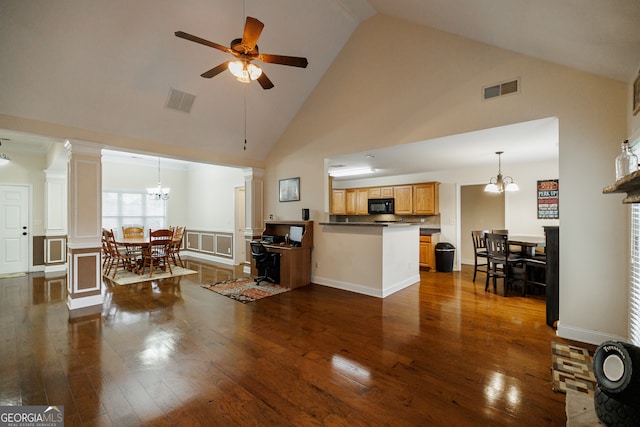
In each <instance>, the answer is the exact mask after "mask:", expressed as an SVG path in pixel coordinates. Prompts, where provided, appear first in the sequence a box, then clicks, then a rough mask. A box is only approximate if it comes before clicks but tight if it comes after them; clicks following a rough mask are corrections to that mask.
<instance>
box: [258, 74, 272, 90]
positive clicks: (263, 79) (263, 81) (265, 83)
mask: <svg viewBox="0 0 640 427" xmlns="http://www.w3.org/2000/svg"><path fill="white" fill-rule="evenodd" d="M258 83H260V86H262V89H271V88H272V87H273V83H271V80H269V77H267V75H266V74H265V73H264V71H262V74H260V77H258Z"/></svg>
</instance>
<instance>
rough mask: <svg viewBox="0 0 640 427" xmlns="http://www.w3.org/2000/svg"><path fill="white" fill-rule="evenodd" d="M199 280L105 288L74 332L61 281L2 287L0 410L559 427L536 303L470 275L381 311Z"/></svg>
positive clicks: (377, 306)
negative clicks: (245, 291) (221, 290)
mask: <svg viewBox="0 0 640 427" xmlns="http://www.w3.org/2000/svg"><path fill="white" fill-rule="evenodd" d="M188 267H189V268H191V269H194V270H197V271H198V274H194V275H190V276H183V277H181V278H179V279H167V280H165V281H159V282H158V281H154V282H146V283H143V284H139V285H129V286H117V285H111V284H110V283H109V282H107V283H105V303H104V306H103V309H102V312H101V313H99V314H95V315H89V316H85V317H80V318H77V319H70V318H69V312H68V310H67V307H66V295H65V290H64V288H65V279H64V278H57V279H45V278H44V277H43V275H42V274H29V275H27V276H25V277H17V278H6V279H0V340H1V341H0V343H1V345H0V405H63V406H64V411H65V425H66V426H76V425H105V426H136V425H157V426H163V425H167V426H168V425H177V426H183V425H185V426H198V425H202V426H212V425H221V426H229V425H264V426H270V425H276V426H285V425H295V426H307V425H328V426H378V425H389V426H467V425H468V426H479V425H487V426H497V425H506V426H509V425H513V426H523V425H531V426H564V425H565V422H566V418H565V405H564V402H565V396H564V395H563V394H558V393H555V392H553V391H552V387H551V385H552V381H551V372H550V366H551V341H559V342H566V341H564V340H562V339H559V338H557V337H556V336H555V331H554V330H553V329H552V328H550V327H548V326H547V325H546V324H545V304H544V299H543V298H541V297H536V296H531V297H529V296H528V297H526V298H522V297H521V296H519V295H517V293H514V294H513V295H509V296H508V297H506V298H505V297H502V296H500V295H495V294H493V293H487V292H485V291H484V277H480V278H479V280H478V281H477V282H476V283H475V284H473V283H472V282H471V278H472V270H471V269H470V268H467V267H466V266H465V268H464V269H463V271H462V272H461V273H460V272H453V273H429V272H422V273H421V279H422V280H421V283H420V284H419V285H418V284H416V285H413V286H411V287H409V288H407V289H404V290H402V291H400V292H398V293H396V294H393V295H391V296H389V297H387V298H385V299H378V298H373V297H367V296H363V295H359V294H355V293H350V292H344V291H340V290H336V289H332V288H328V287H324V286H319V285H311V286H306V287H303V288H298V289H295V290H293V291H291V292H286V293H284V294H280V295H276V296H273V297H270V298H265V299H262V300H259V301H256V302H253V303H249V304H242V303H239V302H236V301H233V300H231V299H228V298H226V297H224V296H221V295H218V294H216V293H214V292H211V291H209V290H206V289H204V288H202V287H201V286H200V284H208V283H213V282H216V281H220V280H224V279H227V278H230V277H235V276H243V274H242V273H241V271H240V270H239V269H235V270H234V269H232V268H229V267H224V266H219V267H217V266H213V265H211V264H205V263H201V262H194V261H189V262H188Z"/></svg>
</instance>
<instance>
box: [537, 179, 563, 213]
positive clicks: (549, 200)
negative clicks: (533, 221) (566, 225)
mask: <svg viewBox="0 0 640 427" xmlns="http://www.w3.org/2000/svg"><path fill="white" fill-rule="evenodd" d="M537 194H538V219H558V218H560V210H559V209H558V196H559V193H558V180H557V179H545V180H541V181H538V193H537Z"/></svg>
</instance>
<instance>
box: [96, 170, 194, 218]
mask: <svg viewBox="0 0 640 427" xmlns="http://www.w3.org/2000/svg"><path fill="white" fill-rule="evenodd" d="M160 181H161V182H162V186H163V187H168V188H170V189H171V192H170V197H169V200H168V202H167V222H168V223H167V226H169V225H184V224H186V223H187V220H188V217H187V210H186V209H185V207H186V206H187V203H188V200H189V196H188V192H187V191H186V188H187V170H186V169H185V168H179V169H176V168H172V167H167V166H163V167H161V169H160ZM157 183H158V168H157V166H156V167H151V166H141V165H131V164H127V163H116V162H113V161H103V162H102V189H103V190H114V191H124V190H135V191H146V190H147V188H148V187H155V186H156V185H157Z"/></svg>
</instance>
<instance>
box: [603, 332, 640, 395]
mask: <svg viewBox="0 0 640 427" xmlns="http://www.w3.org/2000/svg"><path fill="white" fill-rule="evenodd" d="M634 369H635V370H636V372H634ZM593 372H594V375H595V377H596V380H597V381H598V385H599V386H600V388H601V389H602V391H604V392H606V393H607V394H608V395H610V396H613V397H615V398H616V399H617V400H620V401H624V402H626V403H640V348H638V347H636V346H634V345H632V344H628V343H623V342H617V341H606V342H604V343H602V344H600V345H599V346H598V348H596V351H595V353H594V355H593Z"/></svg>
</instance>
